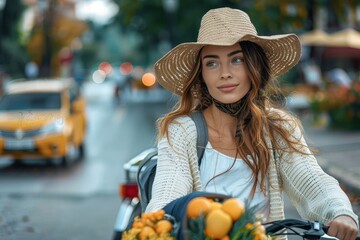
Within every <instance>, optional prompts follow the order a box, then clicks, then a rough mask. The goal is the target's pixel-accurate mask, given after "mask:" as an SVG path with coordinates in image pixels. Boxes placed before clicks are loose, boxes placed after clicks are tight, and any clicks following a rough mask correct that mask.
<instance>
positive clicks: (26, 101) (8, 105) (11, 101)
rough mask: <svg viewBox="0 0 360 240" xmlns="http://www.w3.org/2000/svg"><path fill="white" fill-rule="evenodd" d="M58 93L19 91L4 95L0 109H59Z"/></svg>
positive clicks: (59, 99) (59, 97)
mask: <svg viewBox="0 0 360 240" xmlns="http://www.w3.org/2000/svg"><path fill="white" fill-rule="evenodd" d="M60 107H61V96H60V93H58V92H56V93H21V94H9V95H5V96H4V97H3V98H2V99H1V101H0V111H13V110H51V109H60Z"/></svg>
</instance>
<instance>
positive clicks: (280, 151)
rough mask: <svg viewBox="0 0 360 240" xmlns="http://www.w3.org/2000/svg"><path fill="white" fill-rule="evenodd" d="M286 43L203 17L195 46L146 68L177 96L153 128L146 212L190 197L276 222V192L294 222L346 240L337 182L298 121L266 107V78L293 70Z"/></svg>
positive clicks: (243, 24) (231, 19) (237, 17)
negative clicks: (259, 212)
mask: <svg viewBox="0 0 360 240" xmlns="http://www.w3.org/2000/svg"><path fill="white" fill-rule="evenodd" d="M300 54H301V47H300V43H299V40H298V38H297V37H296V35H294V34H287V35H277V36H268V37H264V36H258V34H257V32H256V29H255V27H254V26H253V24H252V23H251V21H250V19H249V17H248V15H247V14H246V13H244V12H242V11H240V10H237V9H231V8H219V9H214V10H210V11H209V12H208V13H206V14H205V15H204V16H203V18H202V21H201V26H200V30H199V35H198V41H197V42H195V43H184V44H180V45H179V46H177V47H175V48H174V49H172V50H171V51H170V52H169V53H167V54H166V55H165V56H164V57H163V58H161V59H160V60H159V61H158V62H157V63H156V64H155V72H156V76H157V80H158V82H159V83H160V84H161V85H162V86H163V87H165V88H167V89H168V90H170V91H172V92H174V93H176V94H178V95H180V96H181V99H180V102H179V105H178V107H177V108H176V109H175V110H173V111H172V112H170V113H169V114H167V115H166V116H165V117H164V118H162V119H161V120H160V122H159V123H160V125H159V142H158V150H159V156H158V165H157V172H156V177H155V181H154V184H153V191H152V196H153V198H152V199H151V201H150V203H149V205H148V207H147V209H146V211H154V210H156V209H160V208H164V207H165V206H166V205H167V204H169V203H170V202H172V201H174V200H175V201H176V199H179V198H180V197H183V196H186V195H188V194H190V193H192V192H196V191H206V192H215V193H220V194H225V195H229V196H232V197H237V198H239V199H241V200H243V201H244V200H245V199H250V200H251V204H259V205H260V206H262V207H263V212H264V214H265V218H267V220H279V219H283V218H284V206H283V198H282V193H283V192H285V193H287V194H288V196H289V197H290V199H291V200H292V203H293V204H294V205H295V206H296V208H297V210H298V211H299V214H300V215H301V216H302V217H303V218H307V219H311V220H318V221H321V222H324V223H327V224H329V226H330V229H329V234H330V235H333V236H337V237H338V238H340V239H355V237H356V235H357V231H358V217H357V216H356V215H355V214H354V212H353V211H352V208H351V204H350V202H349V199H348V198H347V196H346V195H345V193H344V192H343V191H342V190H341V189H340V187H339V185H338V182H337V181H336V180H335V179H333V178H332V177H330V176H328V175H327V174H325V173H324V172H323V171H322V169H321V168H320V167H319V165H318V164H317V162H316V159H315V158H314V156H313V154H312V152H311V151H310V149H309V147H308V146H307V144H306V142H305V140H304V138H303V136H302V132H301V131H302V128H301V125H300V123H299V121H298V120H297V119H296V118H295V117H294V116H292V115H291V114H289V113H287V112H286V111H285V110H284V109H281V107H279V106H277V105H276V104H275V103H273V101H272V100H274V98H275V99H276V97H275V96H276V94H274V90H273V86H274V85H275V84H274V83H275V79H276V78H277V77H279V76H280V75H282V74H283V73H285V72H286V71H288V70H289V69H290V68H292V67H293V66H294V65H296V64H297V62H298V61H299V58H300ZM195 110H198V111H201V112H202V113H203V115H204V117H205V120H206V125H207V128H208V135H209V142H208V144H207V146H206V150H205V153H204V157H203V159H202V163H201V166H200V169H199V167H198V159H197V153H196V127H195V124H194V122H193V121H192V120H191V118H190V117H189V114H191V112H193V111H195Z"/></svg>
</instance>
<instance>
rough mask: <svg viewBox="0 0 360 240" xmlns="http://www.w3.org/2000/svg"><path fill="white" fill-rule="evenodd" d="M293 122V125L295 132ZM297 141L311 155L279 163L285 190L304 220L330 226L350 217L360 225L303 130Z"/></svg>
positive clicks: (295, 135)
mask: <svg viewBox="0 0 360 240" xmlns="http://www.w3.org/2000/svg"><path fill="white" fill-rule="evenodd" d="M291 126H294V125H292V123H291V120H290V122H289V127H290V129H291V128H292V127H291ZM292 129H294V132H293V135H292V136H293V138H294V139H300V142H301V143H302V144H303V145H304V147H303V148H302V149H303V151H305V152H306V153H309V155H307V154H301V153H289V152H285V153H283V154H282V155H280V159H278V160H279V161H278V164H279V169H280V175H281V180H282V186H283V188H284V191H285V192H286V193H287V195H288V196H289V198H290V200H291V201H292V203H293V204H294V206H295V207H296V209H297V210H298V212H299V214H300V216H301V217H303V218H305V219H309V220H317V221H321V222H324V223H328V222H329V221H331V220H333V219H334V218H335V217H337V216H339V215H348V216H350V217H352V218H353V219H354V221H355V222H356V223H357V224H359V222H358V217H357V215H356V214H355V213H354V212H353V210H352V206H351V203H350V201H349V198H348V197H347V195H346V194H345V193H344V191H343V190H342V189H341V188H340V186H339V183H338V181H337V180H336V179H334V178H333V177H331V176H329V175H328V174H326V173H325V172H324V171H323V170H322V169H321V167H320V166H319V165H318V163H317V160H316V159H315V157H314V155H312V154H311V152H310V150H309V148H308V147H307V144H306V141H305V139H304V137H303V135H302V132H301V130H300V128H299V127H297V126H296V127H295V128H292Z"/></svg>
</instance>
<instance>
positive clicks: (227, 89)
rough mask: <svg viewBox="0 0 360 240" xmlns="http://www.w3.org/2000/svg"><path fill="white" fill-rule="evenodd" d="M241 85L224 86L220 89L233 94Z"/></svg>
mask: <svg viewBox="0 0 360 240" xmlns="http://www.w3.org/2000/svg"><path fill="white" fill-rule="evenodd" d="M238 85H239V84H224V85H221V86H219V87H218V89H219V90H220V91H222V92H231V91H233V90H234V89H235V88H236V87H237V86H238Z"/></svg>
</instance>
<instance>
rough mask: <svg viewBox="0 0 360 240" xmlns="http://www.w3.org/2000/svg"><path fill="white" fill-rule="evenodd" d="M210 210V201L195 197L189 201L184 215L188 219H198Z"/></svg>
mask: <svg viewBox="0 0 360 240" xmlns="http://www.w3.org/2000/svg"><path fill="white" fill-rule="evenodd" d="M210 208H211V201H210V200H209V199H208V198H206V197H196V198H193V199H191V201H190V202H189V203H188V205H187V209H186V213H187V217H188V218H190V219H194V218H198V217H200V215H202V214H206V213H207V212H208V211H209V210H210Z"/></svg>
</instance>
